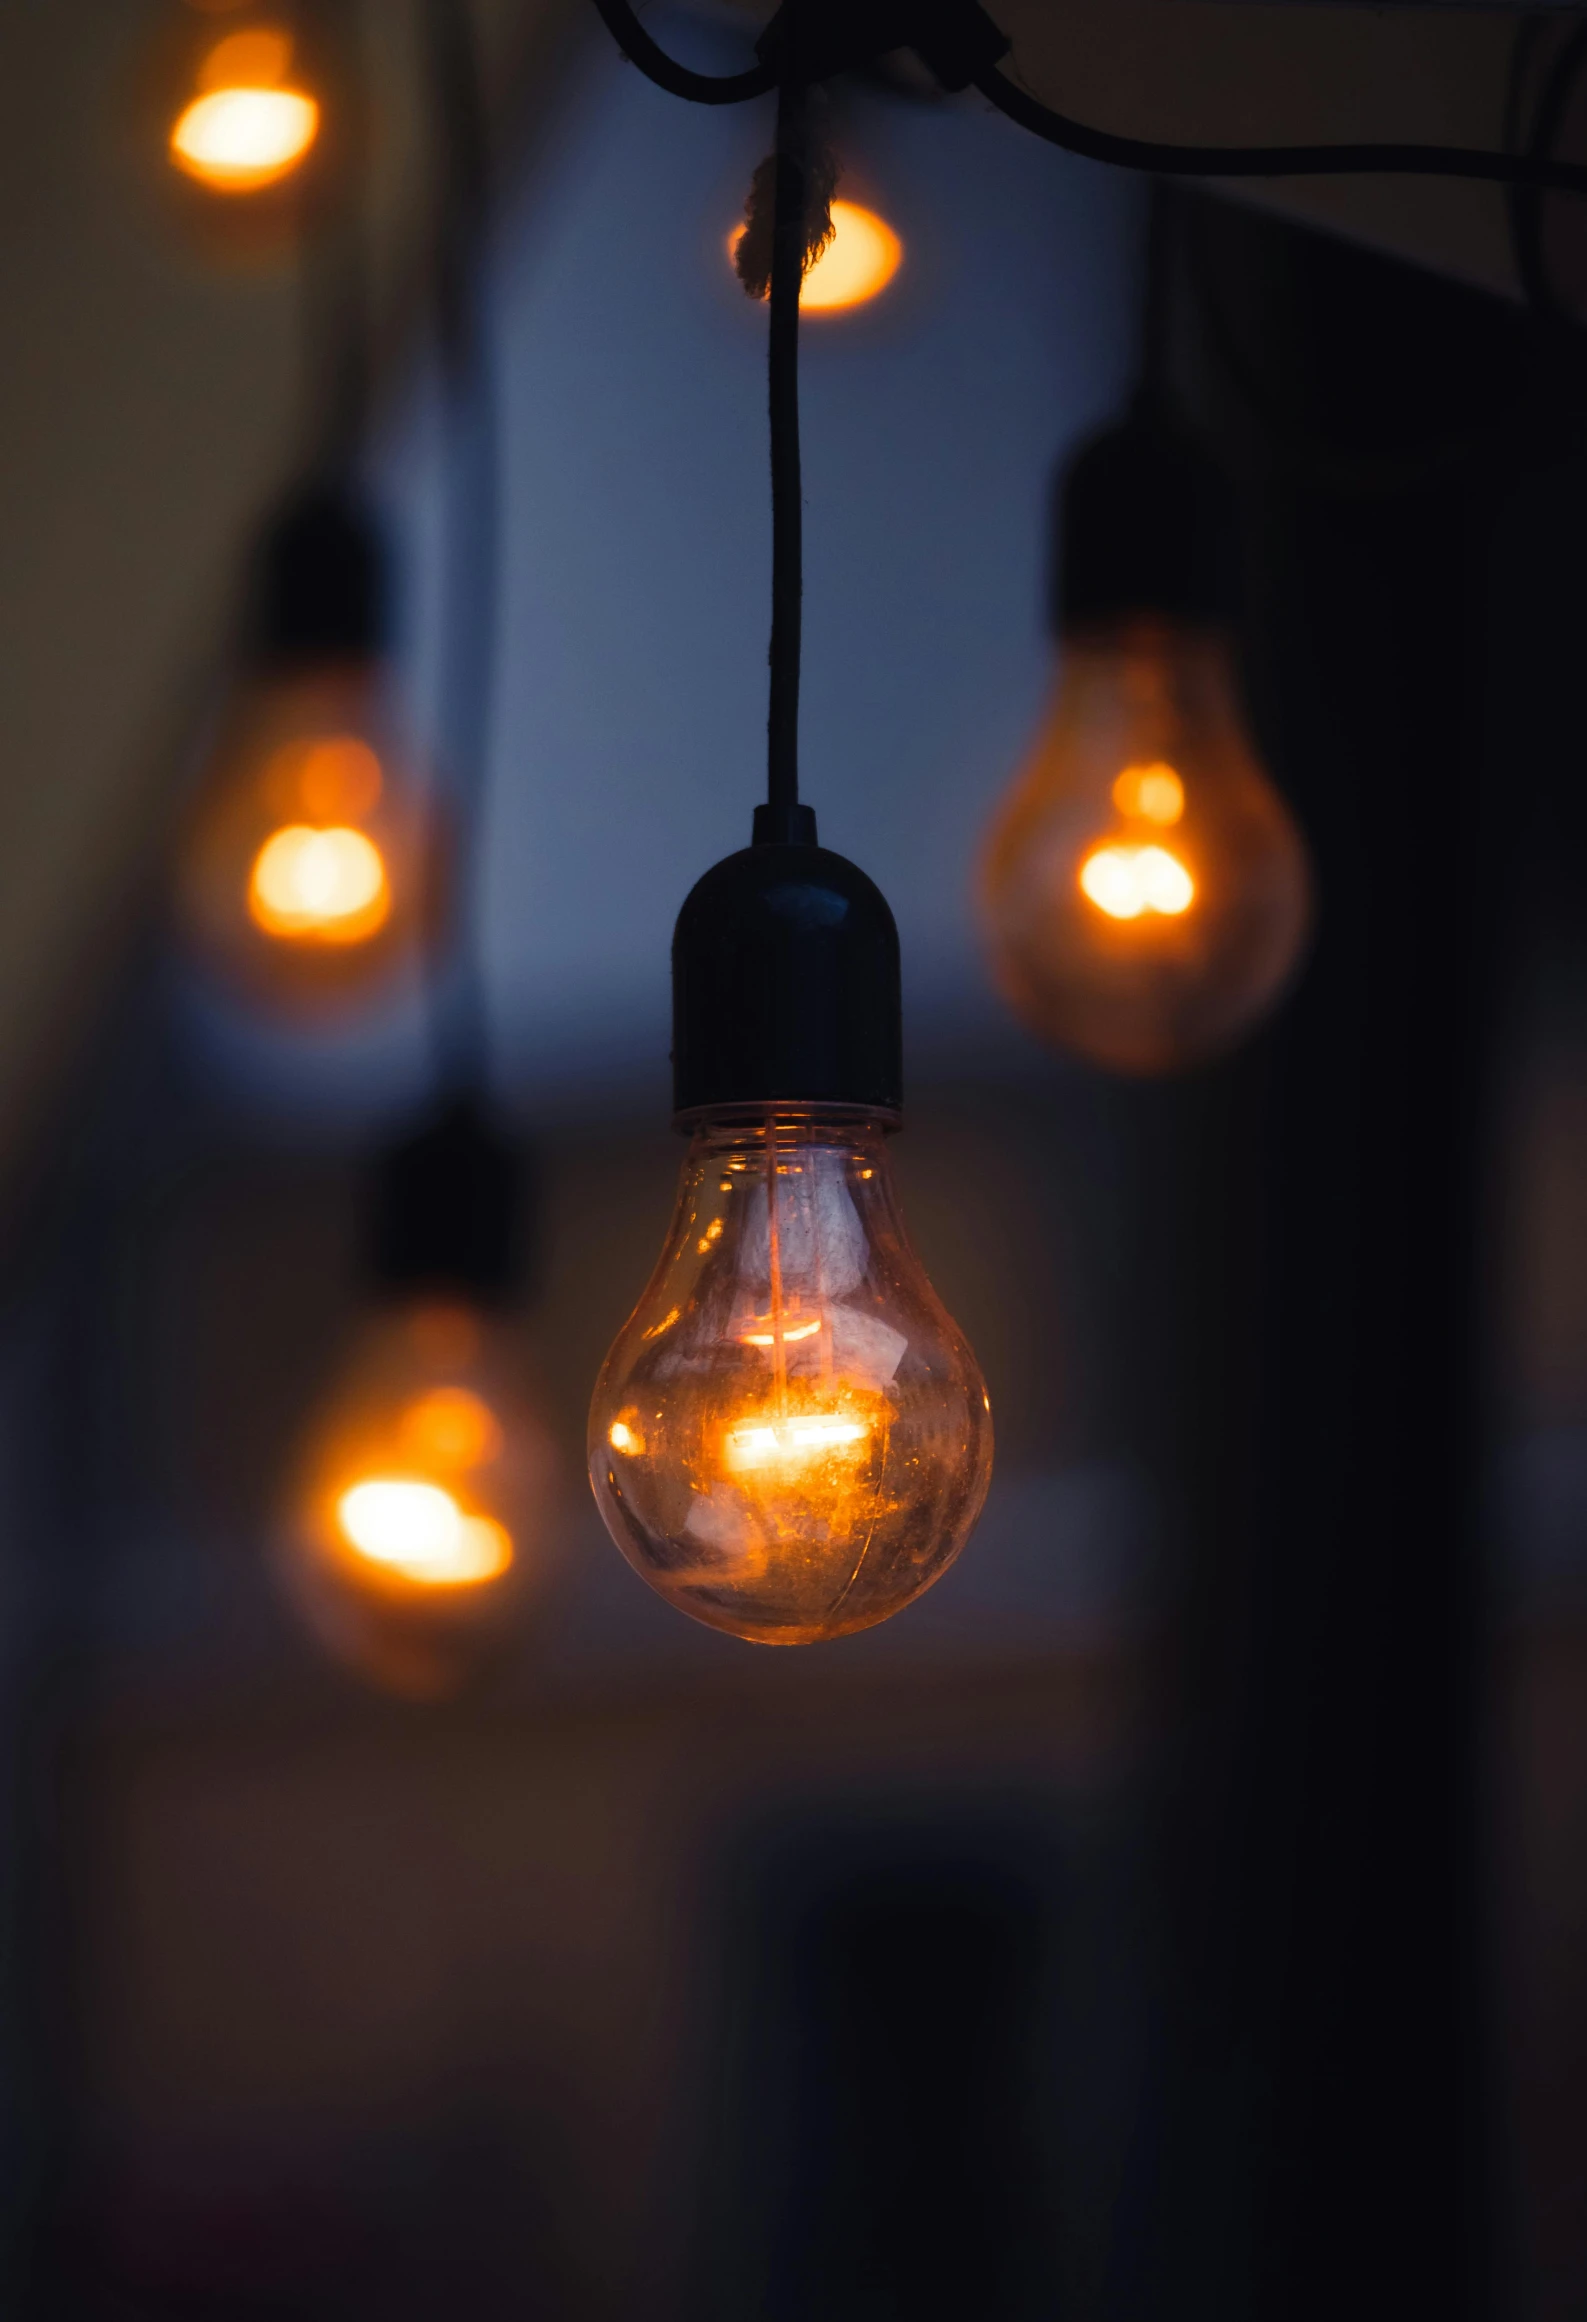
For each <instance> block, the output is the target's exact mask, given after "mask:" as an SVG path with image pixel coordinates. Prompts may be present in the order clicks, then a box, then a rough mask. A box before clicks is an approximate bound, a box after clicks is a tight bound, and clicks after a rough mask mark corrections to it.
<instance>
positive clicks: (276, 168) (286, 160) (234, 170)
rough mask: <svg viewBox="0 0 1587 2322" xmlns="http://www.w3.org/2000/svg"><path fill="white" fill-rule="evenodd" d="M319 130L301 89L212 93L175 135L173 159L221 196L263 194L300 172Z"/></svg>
mask: <svg viewBox="0 0 1587 2322" xmlns="http://www.w3.org/2000/svg"><path fill="white" fill-rule="evenodd" d="M319 128H320V109H319V106H318V105H317V104H316V103H315V102H314V99H313V98H312V97H310V96H306V95H305V94H304V92H303V91H302V90H301V89H277V88H218V89H217V88H212V89H209V90H208V91H206V93H205V94H204V95H203V96H200V97H195V98H194V99H193V102H192V103H191V104H190V105H189V106H188V107H187V108H186V110H185V111H184V112H183V114H182V115H181V118H180V119H179V120H178V122H177V124H176V126H175V128H174V129H173V130H172V131H171V159H172V160H173V161H174V162H175V163H176V166H177V167H178V169H181V170H185V171H186V173H187V175H188V176H189V177H196V178H198V179H199V180H200V181H201V183H203V184H204V185H207V186H209V187H210V188H211V190H212V191H214V192H216V193H257V192H258V191H259V189H260V188H261V187H262V186H267V185H274V184H275V183H276V182H277V180H278V179H280V178H283V177H286V176H287V175H288V174H289V173H290V172H291V171H292V170H294V169H296V167H297V165H298V163H299V162H300V161H301V160H302V159H303V157H304V155H305V154H306V153H307V152H308V150H309V147H310V146H311V145H312V144H313V143H314V140H315V138H316V137H317V136H318V135H319Z"/></svg>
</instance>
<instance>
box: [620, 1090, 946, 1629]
mask: <svg viewBox="0 0 1587 2322" xmlns="http://www.w3.org/2000/svg"><path fill="white" fill-rule="evenodd" d="M713 1227H714V1228H716V1229H718V1230H716V1231H714V1232H713V1231H712V1230H711V1229H712V1228H713ZM680 1294H681V1295H680ZM652 1317H654V1318H655V1319H652ZM589 1446H590V1475H591V1481H592V1482H593V1484H594V1487H595V1495H596V1499H597V1501H598V1503H599V1505H600V1508H601V1512H602V1514H603V1516H604V1517H605V1519H606V1522H607V1525H608V1527H609V1529H610V1530H611V1532H612V1536H613V1538H614V1539H615V1540H616V1541H617V1543H618V1545H619V1546H620V1547H621V1548H622V1550H623V1552H624V1554H625V1555H627V1556H628V1558H629V1560H630V1561H631V1562H632V1563H633V1564H634V1566H635V1567H636V1569H637V1570H638V1571H639V1572H640V1573H641V1574H642V1575H643V1576H644V1578H645V1579H646V1580H648V1581H649V1582H650V1584H651V1585H652V1586H653V1587H654V1588H656V1589H657V1590H658V1591H659V1592H660V1594H661V1595H663V1596H664V1597H666V1598H667V1599H668V1601H669V1602H670V1603H672V1604H675V1605H677V1606H678V1607H679V1609H680V1610H682V1611H685V1612H688V1613H691V1614H692V1615H693V1616H694V1617H695V1618H696V1619H699V1620H702V1621H706V1622H708V1623H709V1624H710V1625H711V1626H712V1627H715V1628H719V1629H725V1630H727V1631H728V1632H729V1633H730V1634H732V1635H736V1636H741V1637H746V1638H750V1639H752V1640H754V1641H756V1642H759V1643H764V1644H779V1645H798V1644H809V1643H813V1642H814V1641H816V1640H817V1639H819V1638H824V1637H837V1636H845V1635H848V1634H850V1633H851V1632H852V1631H854V1630H856V1629H863V1628H868V1627H870V1626H871V1625H872V1624H873V1623H874V1622H876V1621H879V1620H885V1619H887V1618H888V1616H889V1615H890V1614H891V1613H894V1612H896V1611H898V1610H899V1609H900V1607H901V1606H903V1605H905V1604H908V1603H910V1602H911V1601H912V1600H913V1599H914V1598H915V1597H917V1596H918V1595H920V1593H921V1592H922V1590H924V1589H925V1588H927V1587H929V1586H930V1585H931V1582H932V1581H933V1580H934V1579H935V1578H936V1577H937V1576H938V1574H939V1573H941V1572H943V1571H945V1570H946V1568H947V1566H948V1564H949V1563H951V1561H952V1559H953V1557H954V1556H955V1555H956V1554H957V1552H958V1549H959V1547H960V1545H961V1544H962V1542H963V1540H964V1538H965V1535H966V1534H967V1532H968V1531H969V1529H970V1526H971V1525H972V1524H973V1522H974V1520H975V1517H976V1514H977V1513H978V1511H979V1508H980V1504H981V1499H982V1496H983V1494H984V1492H985V1489H986V1479H987V1474H988V1471H989V1468H990V1462H991V1438H990V1430H989V1427H988V1423H987V1406H986V1395H985V1389H984V1386H983V1384H982V1381H981V1378H980V1375H979V1373H978V1372H977V1371H976V1368H975V1362H974V1358H973V1356H972V1355H971V1354H970V1352H969V1349H968V1348H967V1347H966V1346H965V1344H964V1341H963V1339H962V1338H961V1337H960V1335H959V1333H958V1331H957V1330H956V1329H955V1327H954V1325H953V1323H952V1322H951V1321H950V1320H949V1318H948V1316H947V1315H946V1314H945V1313H944V1312H943V1311H942V1308H941V1306H940V1305H939V1304H938V1302H937V1300H936V1299H935V1297H934V1296H933V1294H932V1292H931V1289H930V1286H929V1284H928V1283H927V1282H926V1281H925V1278H924V1276H923V1275H922V1274H921V1272H920V1267H919V1261H918V1260H917V1259H916V1258H915V1256H914V1253H913V1252H912V1251H911V1250H910V1249H909V1247H908V1244H907V1242H906V1241H905V1239H904V1236H903V1233H902V1229H901V1225H900V1221H899V1219H898V1215H897V1211H896V1207H895V1205H894V1200H893V1192H892V1185H891V1180H890V1174H889V1171H888V1169H887V1166H886V1160H885V1148H884V1146H883V1143H882V1133H881V1131H880V1130H879V1129H877V1128H874V1127H871V1126H868V1125H867V1126H863V1127H858V1128H856V1127H852V1126H850V1127H840V1126H838V1125H836V1124H821V1123H819V1122H817V1121H812V1120H811V1119H809V1118H807V1117H804V1116H800V1115H795V1116H793V1117H792V1118H790V1119H788V1120H784V1119H783V1118H782V1116H781V1115H777V1116H774V1117H773V1118H772V1119H770V1120H769V1121H768V1123H767V1125H766V1126H765V1127H764V1128H757V1127H754V1126H751V1127H749V1128H745V1127H742V1126H732V1125H718V1126H716V1127H714V1128H707V1129H704V1130H702V1131H701V1132H700V1134H699V1136H698V1137H697V1139H696V1141H695V1145H694V1147H693V1148H692V1150H691V1155H690V1159H689V1162H688V1163H687V1164H686V1166H685V1170H684V1178H683V1183H682V1186H681V1187H680V1190H679V1200H678V1210H677V1213H676V1216H675V1220H674V1230H673V1235H672V1238H671V1240H670V1241H669V1244H668V1248H667V1251H666V1253H665V1255H664V1257H663V1260H662V1264H661V1266H660V1268H659V1269H658V1271H657V1274H656V1276H655V1278H654V1279H653V1281H652V1283H651V1286H650V1288H649V1290H648V1291H647V1293H646V1295H645V1297H644V1299H643V1301H642V1302H641V1304H640V1306H639V1307H638V1309H637V1311H636V1312H635V1313H634V1315H633V1316H632V1318H631V1319H630V1321H629V1323H628V1326H627V1328H626V1330H625V1331H624V1332H623V1334H622V1336H621V1337H620V1338H619V1339H618V1341H617V1344H616V1345H615V1346H614V1348H613V1349H612V1353H611V1355H610V1356H609V1357H608V1360H607V1363H606V1367H605V1369H604V1371H603V1373H602V1377H601V1381H600V1383H599V1385H598V1386H597V1388H596V1392H595V1396H594V1400H593V1402H592V1405H591V1411H590V1435H589Z"/></svg>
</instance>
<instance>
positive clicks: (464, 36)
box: [283, 0, 561, 1697]
mask: <svg viewBox="0 0 1587 2322" xmlns="http://www.w3.org/2000/svg"><path fill="white" fill-rule="evenodd" d="M423 21H424V28H425V31H426V33H427V36H428V42H429V54H428V60H427V61H428V64H429V67H430V73H429V85H430V87H431V88H432V90H433V91H434V93H435V96H436V99H437V115H438V127H439V132H440V143H441V145H442V163H443V166H442V168H441V170H440V172H439V175H440V179H441V197H442V204H443V212H442V217H441V220H440V228H439V232H438V236H437V244H438V278H437V286H436V287H437V309H438V336H439V340H440V351H441V358H442V369H443V376H444V381H445V386H446V390H447V395H446V401H447V409H448V415H449V422H450V424H449V427H448V448H449V452H450V453H451V454H452V473H451V480H450V488H449V490H448V494H447V501H446V511H447V524H446V533H447V543H448V550H447V558H446V565H447V570H446V585H445V589H444V595H443V637H442V654H441V659H442V665H443V667H442V675H443V688H442V690H443V696H444V699H443V713H448V712H449V713H450V715H447V714H443V726H444V727H445V728H446V729H447V731H448V733H449V739H450V745H451V746H450V751H449V757H450V760H451V770H452V775H453V780H452V785H451V795H452V804H453V810H454V818H455V822H456V828H457V851H458V856H459V877H458V880H457V892H458V895H459V899H460V904H461V906H462V907H461V909H460V912H459V924H458V927H457V929H456V938H457V940H456V944H455V947H454V956H453V957H452V958H451V959H450V961H449V962H445V961H436V962H435V963H434V964H433V965H432V968H431V975H430V983H429V990H428V998H429V1021H430V1025H431V1029H432V1033H433V1038H434V1063H435V1078H436V1083H437V1090H438V1093H437V1095H436V1097H435V1099H434V1101H433V1102H432V1104H431V1106H430V1108H429V1110H428V1112H427V1114H426V1116H425V1118H424V1119H423V1120H421V1122H420V1123H419V1124H418V1126H417V1127H416V1128H415V1129H414V1130H413V1131H412V1132H410V1133H409V1134H408V1135H406V1136H403V1137H399V1138H398V1139H397V1140H396V1141H395V1142H394V1143H393V1144H392V1145H391V1146H390V1147H389V1148H388V1150H387V1151H386V1152H385V1153H384V1154H383V1155H381V1156H380V1157H378V1158H377V1160H376V1162H375V1163H374V1165H373V1167H372V1169H371V1170H370V1172H369V1176H368V1178H367V1181H366V1184H365V1188H364V1199H365V1204H366V1212H367V1225H368V1257H369V1266H368V1283H367V1292H368V1298H367V1306H366V1313H365V1319H364V1321H363V1322H362V1324H361V1325H360V1327H359V1328H358V1330H357V1331H356V1333H355V1335H354V1340H353V1344H352V1347H351V1350H350V1352H349V1355H348V1357H347V1360H346V1362H345V1364H344V1365H343V1368H342V1370H341V1373H340V1375H339V1378H338V1380H337V1383H336V1384H335V1386H334V1387H333V1389H332V1391H331V1393H330V1394H329V1395H328V1396H327V1398H326V1399H325V1401H324V1403H323V1404H322V1406H321V1408H320V1410H319V1411H318V1413H317V1414H316V1415H315V1417H314V1419H313V1420H312V1421H311V1424H310V1426H309V1428H308V1430H307V1433H306V1436H305V1441H304V1445H303V1448H302V1450H301V1453H300V1455H299V1458H298V1460H297V1463H296V1466H295V1469H294V1473H293V1478H292V1483H291V1487H290V1491H289V1495H288V1514H287V1521H286V1524H285V1526H284V1559H283V1571H284V1574H285V1577H286V1580H287V1584H288V1587H289V1589H290V1592H291V1595H292V1598H293V1601H294V1602H295V1603H296V1604H297V1605H298V1607H299V1609H300V1610H301V1612H302V1613H303V1615H304V1616H305V1618H306V1620H307V1621H308V1623H309V1625H310V1627H311V1629H312V1631H313V1633H314V1634H315V1635H316V1637H317V1638H318V1639H319V1641H320V1642H321V1644H322V1645H323V1646H325V1647H326V1648H327V1649H328V1650H330V1651H331V1652H332V1653H334V1654H336V1655H337V1656H338V1657H340V1658H342V1659H344V1660H346V1661H348V1662H350V1663H352V1664H353V1665H355V1666H356V1667H358V1668H359V1669H360V1670H361V1671H362V1672H363V1673H364V1674H365V1675H367V1676H369V1677H371V1678H373V1679H374V1680H375V1681H376V1682H377V1683H379V1684H381V1685H383V1686H384V1687H386V1688H387V1689H388V1690H391V1691H395V1692H399V1693H407V1694H410V1695H414V1696H420V1697H435V1696H438V1695H442V1694H445V1693H449V1692H452V1691H455V1690H456V1689H457V1688H458V1687H459V1686H460V1685H461V1684H463V1683H464V1682H465V1681H466V1680H467V1679H468V1678H470V1677H472V1676H474V1675H476V1674H477V1673H478V1672H479V1671H480V1669H481V1668H482V1667H484V1666H486V1665H487V1664H488V1663H489V1662H490V1661H491V1660H493V1659H494V1658H496V1657H498V1656H499V1655H500V1654H501V1653H503V1652H504V1651H505V1650H506V1649H507V1648H508V1647H509V1646H510V1645H511V1644H512V1643H513V1642H514V1640H515V1639H516V1638H517V1636H518V1635H519V1634H520V1632H521V1628H522V1625H523V1621H524V1618H525V1616H526V1615H527V1614H528V1612H529V1611H530V1610H531V1609H532V1607H533V1605H534V1603H535V1602H536V1600H537V1599H538V1597H539V1595H540V1592H541V1590H542V1589H543V1587H544V1585H545V1583H546V1580H547V1577H548V1573H549V1571H550V1568H551V1564H552V1561H553V1558H554V1551H555V1547H556V1544H557V1540H558V1536H559V1531H560V1522H561V1498H560V1492H559V1485H558V1460H557V1456H556V1451H555V1446H554V1443H553V1439H552V1435H551V1431H550V1428H549V1426H548V1424H547V1422H546V1420H545V1418H544V1416H543V1413H542V1408H541V1399H540V1395H539V1391H538V1388H537V1386H536V1383H535V1380H534V1377H533V1373H532V1369H531V1366H530V1363H529V1359H528V1350H527V1346H526V1343H525V1338H524V1332H523V1327H522V1323H521V1320H520V1319H519V1317H518V1315H517V1313H516V1311H515V1307H516V1303H517V1301H518V1299H519V1297H520V1294H521V1291H522V1289H523V1285H524V1278H525V1273H526V1270H527V1262H528V1256H529V1250H528V1245H529V1243H530V1242H531V1240H532V1238H533V1237H532V1234H531V1232H530V1223H531V1221H530V1219H529V1217H528V1216H527V1214H526V1200H527V1193H528V1188H529V1185H530V1181H531V1179H532V1174H533V1173H532V1169H531V1166H530V1162H529V1156H528V1155H527V1153H526V1152H525V1150H524V1149H523V1146H522V1143H521V1141H520V1140H519V1139H518V1138H516V1137H515V1136H513V1135H512V1134H511V1133H510V1132H509V1131H508V1130H507V1129H506V1128H505V1127H504V1126H503V1124H502V1123H501V1121H500V1120H499V1118H498V1117H497V1115H496V1113H495V1110H494V1108H493V1106H492V1104H491V1102H490V1099H489V1097H488V1095H487V1093H486V1091H487V1087H488V1081H489V1071H488V1033H487V1023H486V1008H485V997H484V991H483V980H482V974H481V968H480V963H479V956H478V935H477V902H478V898H477V892H476V888H477V876H478V869H479V854H480V848H479V840H480V827H481V820H482V815H483V810H484V778H485V771H486V756H487V750H488V742H489V704H490V700H491V697H492V692H493V688H492V682H491V680H492V666H493V657H494V613H495V578H496V563H497V536H496V506H497V496H498V486H499V478H498V475H497V472H496V471H497V461H496V449H497V439H496V429H495V425H494V395H493V387H494V382H493V378H492V375H491V367H490V363H489V360H488V348H487V345H486V342H485V336H484V332H483V330H482V327H481V323H480V316H479V312H478V290H477V284H476V281H475V269H476V267H477V264H478V260H479V256H480V253H481V250H482V247H483V244H484V240H485V235H486V230H487V222H488V199H487V195H488V175H487V156H486V144H485V125H484V121H483V118H482V110H481V99H480V92H479V86H478V75H477V67H476V62H475V56H474V50H473V45H472V39H471V34H470V30H469V26H468V24H467V20H466V0H426V10H425V15H424V20H423ZM471 419H472V420H473V421H474V422H475V424H472V425H470V424H467V422H468V421H469V420H471ZM460 444H461V445H463V446H464V447H465V450H466V452H467V453H468V454H469V455H470V456H468V457H466V458H465V457H459V456H458V446H459V445H460Z"/></svg>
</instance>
